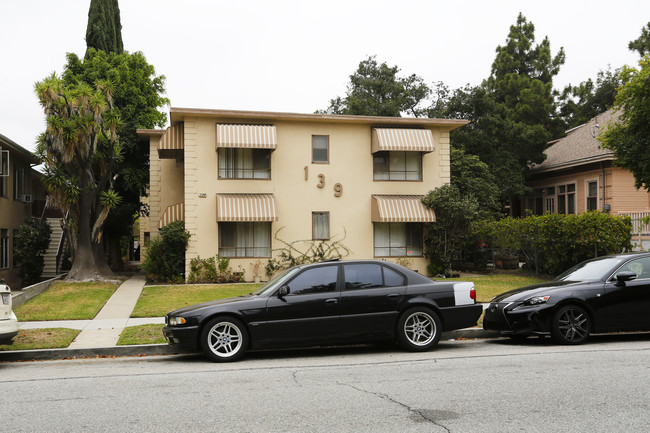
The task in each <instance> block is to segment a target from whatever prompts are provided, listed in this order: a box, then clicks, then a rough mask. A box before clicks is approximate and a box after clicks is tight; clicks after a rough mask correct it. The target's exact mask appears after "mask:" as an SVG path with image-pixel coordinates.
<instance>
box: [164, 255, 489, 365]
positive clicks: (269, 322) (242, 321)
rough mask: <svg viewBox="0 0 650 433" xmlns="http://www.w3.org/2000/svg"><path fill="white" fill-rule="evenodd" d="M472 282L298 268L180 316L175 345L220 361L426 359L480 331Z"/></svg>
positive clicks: (338, 266) (395, 269)
mask: <svg viewBox="0 0 650 433" xmlns="http://www.w3.org/2000/svg"><path fill="white" fill-rule="evenodd" d="M482 310H483V308H482V306H481V305H480V304H477V303H476V291H475V289H474V284H473V283H471V282H458V281H453V282H447V281H441V282H437V281H432V280H430V279H428V278H426V277H424V276H422V275H420V274H418V273H417V272H414V271H411V270H409V269H406V268H404V267H402V266H399V265H396V264H393V263H389V262H384V261H378V260H366V261H330V262H321V263H317V264H308V265H302V266H297V267H293V268H290V269H288V270H286V271H284V272H282V273H280V274H279V275H277V276H276V277H275V278H273V279H271V280H270V281H269V282H268V283H266V284H264V285H263V286H262V287H260V288H259V289H258V290H257V291H255V292H253V293H251V294H249V295H244V296H240V297H236V298H229V299H220V300H216V301H212V302H208V303H204V304H198V305H194V306H190V307H187V308H182V309H180V310H176V311H172V312H170V313H169V314H167V316H166V317H165V322H166V325H167V326H166V327H165V328H164V329H163V333H164V335H165V337H166V338H167V340H168V341H169V343H170V344H173V345H178V346H180V347H184V348H187V349H192V350H195V349H198V348H201V349H202V350H203V352H204V353H205V354H206V355H207V356H208V358H210V359H211V360H213V361H235V360H238V359H240V358H241V357H242V356H243V355H244V353H245V351H246V350H248V349H262V348H270V347H280V346H314V345H323V344H338V343H350V342H369V341H374V340H383V339H386V340H391V339H392V340H397V342H398V343H399V344H400V345H401V346H402V347H403V348H404V349H406V350H410V351H425V350H429V349H431V348H432V347H433V346H435V345H436V344H437V343H438V340H440V334H441V332H442V331H448V330H453V329H459V328H465V327H469V326H474V325H476V321H477V320H478V318H479V316H480V315H481V313H482Z"/></svg>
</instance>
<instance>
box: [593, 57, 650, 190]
mask: <svg viewBox="0 0 650 433" xmlns="http://www.w3.org/2000/svg"><path fill="white" fill-rule="evenodd" d="M620 77H621V80H622V81H623V83H624V84H623V86H622V87H621V89H620V90H619V92H618V94H617V95H616V102H615V103H614V108H615V109H617V110H619V111H620V112H621V116H620V117H619V120H618V122H616V123H614V124H611V125H609V126H608V127H607V128H606V129H605V131H604V132H603V133H602V134H601V135H600V136H599V139H600V141H601V143H602V144H603V147H606V148H609V149H612V150H613V151H614V156H615V158H616V162H617V163H618V164H619V165H621V166H622V167H623V168H626V169H628V170H630V171H631V172H632V174H633V175H634V185H635V186H636V187H637V188H641V187H643V188H645V189H646V190H648V191H650V152H648V149H650V122H649V121H648V120H649V119H650V56H645V57H644V58H643V59H641V60H640V61H639V69H636V68H633V67H629V66H624V67H623V69H622V71H621V75H620Z"/></svg>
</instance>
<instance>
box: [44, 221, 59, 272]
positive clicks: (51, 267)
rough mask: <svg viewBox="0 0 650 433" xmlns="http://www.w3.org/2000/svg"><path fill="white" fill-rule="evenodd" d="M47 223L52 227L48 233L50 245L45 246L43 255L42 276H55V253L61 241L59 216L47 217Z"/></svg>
mask: <svg viewBox="0 0 650 433" xmlns="http://www.w3.org/2000/svg"><path fill="white" fill-rule="evenodd" d="M46 221H47V224H48V225H49V226H50V228H51V229H52V234H51V235H50V246H49V247H48V248H47V251H46V253H45V256H44V257H43V258H44V260H45V266H44V267H43V274H42V276H43V277H56V275H57V272H56V271H57V269H56V255H57V253H58V251H59V246H60V245H61V244H62V242H63V229H61V222H60V221H61V219H60V218H47V220H46Z"/></svg>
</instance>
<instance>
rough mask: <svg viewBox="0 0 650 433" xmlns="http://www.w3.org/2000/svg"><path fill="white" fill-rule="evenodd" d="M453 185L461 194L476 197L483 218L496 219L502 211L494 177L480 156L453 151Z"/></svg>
mask: <svg viewBox="0 0 650 433" xmlns="http://www.w3.org/2000/svg"><path fill="white" fill-rule="evenodd" d="M451 184H452V185H453V186H455V187H456V188H458V191H460V192H461V193H463V194H465V195H471V196H473V197H476V201H477V204H478V212H479V215H481V217H483V218H487V217H495V216H497V215H498V214H499V212H500V211H501V205H500V203H499V187H498V185H497V183H496V180H495V179H494V175H493V174H492V173H491V172H490V168H489V167H488V165H487V164H486V163H484V162H482V161H481V160H480V159H479V158H478V156H476V155H472V154H469V153H465V151H463V150H462V149H456V148H452V149H451Z"/></svg>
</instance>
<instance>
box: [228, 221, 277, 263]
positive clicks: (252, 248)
mask: <svg viewBox="0 0 650 433" xmlns="http://www.w3.org/2000/svg"><path fill="white" fill-rule="evenodd" d="M219 255H220V256H221V257H271V223H270V222H259V223H252V222H251V223H249V222H242V223H232V222H222V223H219Z"/></svg>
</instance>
